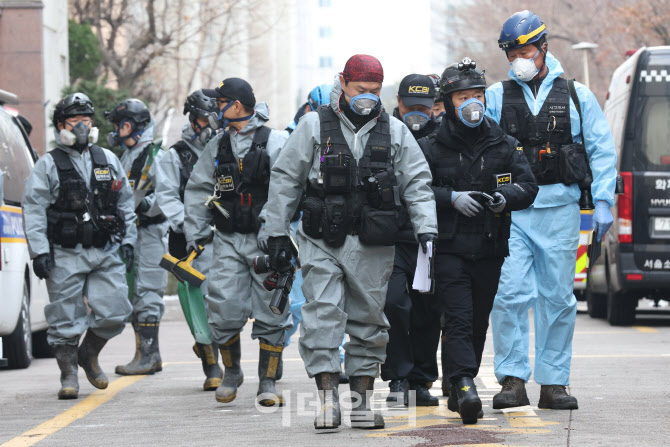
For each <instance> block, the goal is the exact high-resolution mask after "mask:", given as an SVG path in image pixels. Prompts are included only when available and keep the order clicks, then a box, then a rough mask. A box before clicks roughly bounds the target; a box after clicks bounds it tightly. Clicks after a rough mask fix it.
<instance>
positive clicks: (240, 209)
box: [214, 126, 272, 234]
mask: <svg viewBox="0 0 670 447" xmlns="http://www.w3.org/2000/svg"><path fill="white" fill-rule="evenodd" d="M271 132H272V129H270V128H269V127H266V126H261V127H259V128H257V129H256V132H255V133H254V138H253V140H252V142H251V147H250V148H249V151H248V152H247V154H246V155H245V156H244V158H242V159H240V160H236V159H235V155H234V153H233V147H232V144H231V141H230V134H225V135H224V136H223V137H221V138H220V139H219V149H218V152H217V154H216V160H215V162H214V165H215V169H214V181H215V183H214V195H216V196H217V197H218V198H219V199H218V203H219V205H220V206H221V207H222V208H223V209H225V211H226V212H228V214H229V215H230V216H229V217H225V216H224V215H223V214H222V213H221V212H220V211H218V210H217V209H215V210H214V223H215V225H216V228H217V229H218V230H219V231H221V232H223V233H242V234H246V233H252V232H258V230H259V229H260V226H261V222H260V219H259V215H260V213H261V211H262V210H263V206H264V205H265V202H267V200H268V189H269V186H270V156H269V155H268V152H267V144H268V139H269V138H270V133H271Z"/></svg>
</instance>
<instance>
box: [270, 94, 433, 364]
mask: <svg viewBox="0 0 670 447" xmlns="http://www.w3.org/2000/svg"><path fill="white" fill-rule="evenodd" d="M341 94H342V89H341V87H340V85H339V83H337V82H336V83H335V86H334V88H333V90H332V92H331V95H330V100H331V107H332V108H333V110H335V111H336V112H337V115H338V116H339V118H340V124H341V127H342V132H343V134H344V137H345V139H346V141H347V143H348V145H349V148H350V149H351V152H352V154H353V156H354V157H355V158H356V160H360V158H361V157H362V156H363V149H364V148H365V144H366V143H367V140H368V137H369V132H370V130H371V129H372V128H373V127H374V126H375V124H376V120H375V119H373V120H371V121H370V122H368V123H366V124H365V125H364V126H363V127H362V128H361V129H360V130H359V131H358V132H357V133H354V129H355V127H354V126H353V125H352V124H351V122H350V121H349V119H347V118H346V117H345V115H344V114H343V112H341V111H340V108H339V98H340V95H341ZM390 131H391V157H392V160H393V168H394V171H395V174H396V178H397V181H398V185H399V190H400V195H401V197H402V199H403V200H404V202H405V203H406V204H407V205H408V207H409V213H410V216H411V220H412V225H413V228H414V233H415V234H421V233H435V234H437V216H436V211H435V200H434V197H433V192H432V190H431V189H430V182H431V180H432V177H431V174H430V169H429V167H428V164H427V163H426V160H425V158H424V156H423V154H422V153H421V149H420V148H419V146H418V144H417V143H416V140H414V137H412V135H411V133H410V132H409V130H408V129H407V127H405V125H404V124H403V123H402V122H400V121H398V120H397V119H395V118H393V117H390ZM320 134H321V131H320V122H319V115H318V113H316V112H310V113H308V114H306V115H305V116H304V117H302V119H301V120H300V122H299V123H298V126H297V127H296V129H295V131H294V132H293V133H292V134H291V137H290V138H289V139H288V141H287V142H286V144H285V145H284V149H283V150H282V152H281V154H280V156H279V158H278V159H277V163H275V165H274V166H273V168H272V175H271V177H270V195H269V199H268V203H271V204H272V206H269V207H267V210H266V211H267V224H266V231H267V232H268V235H269V236H275V237H276V236H287V235H288V234H289V230H288V223H289V220H290V219H291V216H292V215H293V213H294V212H295V209H296V206H297V205H298V202H299V200H300V197H301V195H302V192H303V190H304V188H305V185H306V184H307V182H308V181H310V180H315V179H317V178H318V172H319V165H320V157H321V146H320V143H321V139H320ZM298 245H299V246H300V261H301V264H302V272H303V278H304V282H303V285H302V290H303V292H304V294H305V299H306V303H305V305H304V306H303V308H302V317H303V321H302V326H301V332H300V355H301V356H302V358H303V360H304V362H305V367H306V369H307V374H308V375H309V376H310V377H313V376H314V375H316V374H318V373H322V372H329V373H339V372H340V354H339V350H338V348H339V346H340V343H341V342H342V338H343V336H344V334H345V332H346V333H347V334H349V342H348V343H347V344H345V351H346V355H345V360H344V368H345V372H346V374H347V375H349V376H375V377H376V376H377V375H378V372H379V365H380V364H381V363H383V362H384V360H385V358H386V343H387V342H388V332H387V329H388V327H389V325H388V320H387V319H386V317H385V316H384V303H385V299H386V290H387V283H388V280H389V277H390V275H391V271H392V270H393V256H394V248H393V247H392V246H390V247H388V246H366V245H362V244H361V243H360V242H359V240H358V236H351V235H348V236H347V237H346V241H345V243H344V245H342V246H341V247H338V248H333V247H330V246H328V245H326V243H325V242H323V240H321V239H312V238H309V237H307V236H306V235H305V233H304V232H303V230H302V223H301V224H300V227H299V228H298Z"/></svg>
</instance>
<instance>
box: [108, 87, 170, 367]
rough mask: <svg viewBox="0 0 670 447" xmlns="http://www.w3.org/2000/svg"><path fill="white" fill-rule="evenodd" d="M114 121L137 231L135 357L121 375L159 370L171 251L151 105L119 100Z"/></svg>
mask: <svg viewBox="0 0 670 447" xmlns="http://www.w3.org/2000/svg"><path fill="white" fill-rule="evenodd" d="M105 116H106V117H107V120H108V121H110V122H111V123H112V124H114V132H110V133H109V134H108V135H107V142H108V143H109V145H110V146H121V147H122V148H123V153H122V154H121V164H122V165H123V168H124V169H125V170H126V172H127V173H128V181H129V182H130V185H131V187H132V188H133V192H134V196H135V212H136V213H137V222H138V225H137V227H138V230H137V232H138V234H137V245H136V246H135V263H134V267H133V272H132V273H131V274H130V275H128V287H129V289H130V292H129V294H128V296H129V299H130V302H131V304H132V306H133V314H132V318H131V322H132V325H133V329H134V330H135V357H134V358H133V359H132V360H131V361H130V363H128V364H126V365H118V366H117V367H116V373H117V374H121V375H136V374H153V373H155V372H158V371H161V370H162V369H163V365H162V363H161V355H160V351H159V348H158V326H159V324H160V320H161V317H162V316H163V312H164V310H165V303H164V302H163V294H164V293H165V288H166V287H167V272H166V271H165V270H163V269H162V268H161V267H160V266H159V262H160V260H161V258H162V257H163V255H164V254H165V253H166V252H167V243H168V236H167V232H168V222H167V218H166V217H165V216H164V215H163V213H162V212H161V210H160V208H159V207H158V204H157V203H156V194H155V193H154V187H155V183H156V181H155V169H156V168H155V166H156V164H157V163H158V161H159V160H160V159H161V157H162V156H163V155H164V154H165V151H163V150H161V141H160V140H159V141H154V130H155V123H154V120H153V118H152V117H151V114H150V113H149V109H148V108H147V106H146V105H145V104H144V103H143V102H142V101H140V100H139V99H126V100H125V101H121V102H120V103H119V104H118V105H117V106H116V107H114V108H113V109H112V110H111V111H108V112H105Z"/></svg>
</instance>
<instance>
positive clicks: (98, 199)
mask: <svg viewBox="0 0 670 447" xmlns="http://www.w3.org/2000/svg"><path fill="white" fill-rule="evenodd" d="M89 152H90V154H91V164H92V167H93V170H92V173H91V181H90V187H87V186H86V181H85V180H84V179H83V178H82V177H81V175H79V172H77V169H76V168H75V167H74V164H73V163H72V160H71V159H70V156H69V155H68V154H67V153H66V152H65V151H64V150H62V149H60V148H56V149H54V150H52V151H50V152H49V154H51V157H52V158H53V160H54V162H55V164H56V169H57V172H58V181H59V183H60V188H59V192H58V198H57V199H56V202H55V203H54V204H53V205H51V206H50V207H49V208H48V209H47V222H48V226H47V237H48V238H49V242H50V243H52V244H56V245H60V246H62V247H63V248H74V247H76V246H77V244H78V243H81V244H82V246H83V247H84V248H89V247H97V248H103V247H104V246H105V245H106V244H107V243H108V242H111V243H115V242H120V241H121V240H122V239H123V236H124V235H125V232H126V227H125V221H124V219H123V216H122V215H121V213H120V212H119V210H118V202H119V193H120V189H121V182H122V180H117V179H116V178H115V177H114V174H113V171H112V166H111V164H110V163H109V162H108V161H107V157H106V156H105V153H104V152H103V150H102V148H100V147H98V146H90V147H89Z"/></svg>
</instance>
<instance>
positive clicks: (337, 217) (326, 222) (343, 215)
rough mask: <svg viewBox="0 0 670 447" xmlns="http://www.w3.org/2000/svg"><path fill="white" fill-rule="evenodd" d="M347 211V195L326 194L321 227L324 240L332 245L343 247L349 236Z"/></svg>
mask: <svg viewBox="0 0 670 447" xmlns="http://www.w3.org/2000/svg"><path fill="white" fill-rule="evenodd" d="M347 213H348V207H347V198H346V197H345V196H342V195H328V196H326V199H325V200H324V207H323V217H322V219H321V229H322V235H323V240H324V241H325V242H326V244H328V245H330V246H331V247H341V246H342V245H343V244H344V241H345V240H346V238H347V226H346V224H347Z"/></svg>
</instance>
